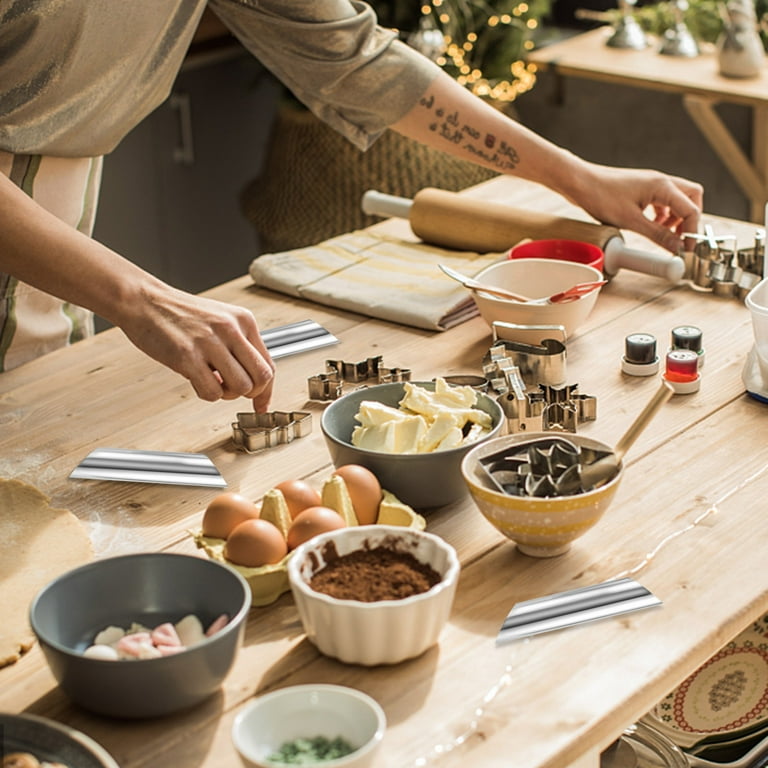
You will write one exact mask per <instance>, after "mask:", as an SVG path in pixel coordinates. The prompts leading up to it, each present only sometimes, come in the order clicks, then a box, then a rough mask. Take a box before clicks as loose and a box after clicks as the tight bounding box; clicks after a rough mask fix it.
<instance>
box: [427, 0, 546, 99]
mask: <svg viewBox="0 0 768 768" xmlns="http://www.w3.org/2000/svg"><path fill="white" fill-rule="evenodd" d="M462 10H463V12H464V14H465V16H466V15H468V14H471V12H472V8H471V7H470V5H469V4H468V3H462V2H460V1H459V2H457V1H456V0H430V2H429V3H424V4H423V5H422V6H421V13H422V17H423V20H425V21H426V22H427V23H428V24H429V25H431V26H432V27H433V28H436V29H438V30H439V31H440V32H441V33H442V36H443V45H442V52H441V53H440V54H439V55H438V56H437V58H436V62H437V64H438V65H439V66H441V67H443V68H444V69H447V70H449V71H450V72H451V74H453V76H454V77H455V79H456V80H457V81H458V82H459V83H461V84H462V85H464V86H465V87H467V88H468V89H469V90H471V91H472V92H473V93H474V94H476V95H478V96H481V97H483V98H485V99H489V100H491V101H495V102H501V103H509V102H512V101H514V100H515V99H516V98H517V97H518V96H519V95H520V94H522V93H525V92H526V91H529V90H531V88H533V86H534V84H535V82H536V66H535V65H533V64H528V63H526V62H525V61H524V60H523V59H521V58H516V59H515V60H514V61H510V62H509V65H508V69H509V74H508V75H505V76H502V77H498V76H491V75H488V74H487V73H486V72H484V69H483V65H482V62H481V61H479V60H480V59H481V58H482V55H479V54H478V48H479V43H480V41H481V37H482V35H483V32H484V30H483V29H482V28H478V26H477V17H476V15H473V16H472V24H466V23H463V22H466V19H462V18H460V16H461V14H462ZM530 10H531V8H530V5H529V3H527V2H519V3H517V4H516V5H515V6H514V7H513V8H511V9H510V11H509V12H507V13H496V12H493V11H491V12H489V13H488V14H487V15H486V16H485V19H484V21H483V19H482V18H481V19H480V24H481V25H483V24H484V26H485V28H486V30H489V31H499V30H498V29H496V28H498V27H501V26H506V27H514V28H515V29H516V31H517V33H518V34H519V35H520V36H521V37H522V38H523V39H522V49H523V50H530V49H531V48H533V42H532V40H531V39H530V37H529V35H530V33H532V32H533V31H534V30H535V29H536V28H537V27H538V24H539V22H538V19H537V18H535V17H533V16H530V15H528V14H529V12H530ZM464 27H467V30H466V31H463V28H464ZM469 27H472V28H471V29H470V28H469Z"/></svg>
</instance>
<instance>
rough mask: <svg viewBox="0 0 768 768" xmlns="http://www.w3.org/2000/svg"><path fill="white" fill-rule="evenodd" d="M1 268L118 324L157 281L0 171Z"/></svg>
mask: <svg viewBox="0 0 768 768" xmlns="http://www.w3.org/2000/svg"><path fill="white" fill-rule="evenodd" d="M0 271H2V272H6V273H8V274H11V275H13V276H14V277H16V278H18V279H19V280H21V281H22V282H25V283H27V284H29V285H32V286H34V287H35V288H39V289H40V290H42V291H45V292H46V293H50V294H51V295H53V296H57V297H58V298H60V299H63V300H65V301H69V302H72V303H74V304H77V305H79V306H82V307H86V308H87V309H90V310H92V311H93V312H95V313H96V314H98V315H100V316H101V317H104V318H105V319H107V320H109V321H110V322H113V323H115V324H116V325H120V324H121V322H122V320H123V319H124V318H123V313H124V308H125V307H126V306H129V305H130V304H131V303H132V302H135V300H136V298H137V296H136V295H132V294H136V293H137V292H139V291H140V290H141V286H146V288H147V289H149V288H150V287H152V286H158V285H159V284H160V281H158V280H156V279H155V278H153V277H152V276H151V275H149V274H147V273H146V272H144V271H143V270H141V269H139V268H138V267H137V266H135V265H134V264H132V263H131V262H129V261H127V260H126V259H123V258H122V257H120V256H119V255H118V254H116V253H114V252H113V251H111V250H110V249H109V248H107V247H106V246H104V245H102V244H100V243H98V242H96V241H95V240H92V239H91V238H89V237H87V236H86V235H83V234H82V233H80V232H78V231H77V230H75V229H73V228H72V227H70V226H69V225H67V224H65V223H64V222H62V221H61V220H59V219H58V218H57V217H55V216H53V215H52V214H50V213H49V212H48V211H46V210H45V209H44V208H42V207H41V206H40V205H39V204H38V203H36V202H35V201H34V200H32V199H31V198H30V197H29V196H28V195H27V194H25V193H24V192H23V191H22V190H20V189H19V188H18V187H16V186H15V185H14V184H13V183H12V182H11V181H10V180H9V179H7V178H6V177H5V176H3V175H2V174H0Z"/></svg>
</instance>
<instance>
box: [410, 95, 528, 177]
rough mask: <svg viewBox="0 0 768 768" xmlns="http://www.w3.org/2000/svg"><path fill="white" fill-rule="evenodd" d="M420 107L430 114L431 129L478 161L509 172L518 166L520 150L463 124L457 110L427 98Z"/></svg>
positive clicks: (489, 134) (490, 134)
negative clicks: (447, 109) (518, 151)
mask: <svg viewBox="0 0 768 768" xmlns="http://www.w3.org/2000/svg"><path fill="white" fill-rule="evenodd" d="M419 105H420V106H422V107H424V108H425V109H426V110H427V111H428V112H429V114H430V117H431V122H430V123H429V130H430V131H432V132H433V133H435V134H437V135H438V136H439V137H440V138H441V139H443V140H445V141H447V142H449V143H450V144H455V145H457V146H461V147H462V148H463V149H464V150H465V151H466V152H468V153H469V154H471V155H474V157H475V159H476V160H478V161H480V162H485V163H487V164H489V165H491V166H493V167H494V168H496V169H498V170H499V171H509V170H512V169H514V168H516V167H517V164H518V163H519V162H520V157H519V156H518V154H517V150H516V149H515V148H514V147H512V146H510V145H509V144H508V143H507V142H506V141H504V140H501V141H499V139H498V138H497V137H496V136H494V135H493V134H492V133H488V134H485V135H483V134H482V132H481V131H478V130H477V129H476V128H473V127H472V126H471V125H469V124H468V123H465V122H463V121H462V119H461V116H460V115H459V112H458V111H457V110H454V111H446V110H445V109H444V108H443V107H441V106H439V105H437V104H435V99H434V96H432V95H431V94H430V95H429V96H423V97H422V98H421V100H420V102H419Z"/></svg>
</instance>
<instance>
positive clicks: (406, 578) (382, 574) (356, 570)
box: [309, 547, 440, 603]
mask: <svg viewBox="0 0 768 768" xmlns="http://www.w3.org/2000/svg"><path fill="white" fill-rule="evenodd" d="M439 581H440V574H439V573H437V571H435V569H434V568H432V566H430V565H427V564H425V563H422V562H420V561H419V560H417V559H416V558H415V557H414V556H413V555H411V554H410V553H408V552H396V551H394V550H392V549H389V548H387V547H374V548H372V549H359V550H355V551H354V552H350V553H349V554H346V555H340V556H338V557H336V558H334V559H332V560H331V561H330V562H328V563H327V564H326V565H325V566H323V568H321V569H320V570H319V571H317V573H315V574H314V575H313V576H312V578H311V580H310V582H309V586H310V587H312V589H314V590H315V591H316V592H323V593H325V594H326V595H330V596H331V597H335V598H338V599H339V600H359V601H360V602H364V603H373V602H376V601H377V600H401V599H402V598H404V597H410V596H411V595H418V594H421V593H422V592H426V591H428V590H429V589H431V588H432V587H433V586H435V584H437V583H438V582H439Z"/></svg>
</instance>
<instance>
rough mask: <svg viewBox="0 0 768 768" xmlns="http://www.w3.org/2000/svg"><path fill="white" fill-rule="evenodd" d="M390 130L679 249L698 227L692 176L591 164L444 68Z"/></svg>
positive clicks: (698, 202)
mask: <svg viewBox="0 0 768 768" xmlns="http://www.w3.org/2000/svg"><path fill="white" fill-rule="evenodd" d="M392 128H393V129H394V130H396V131H398V132H399V133H402V134H403V135H405V136H408V137H409V138H412V139H415V140H416V141H420V142H422V143H424V144H427V145H429V146H431V147H434V148H435V149H439V150H442V151H444V152H447V153H448V154H451V155H454V156H456V157H460V158H463V159H465V160H470V161H472V162H474V163H477V164H479V165H482V166H484V167H486V168H490V169H492V170H495V171H497V172H499V173H504V174H510V175H514V176H520V177H521V178H524V179H527V180H529V181H535V182H538V183H540V184H544V185H545V186H547V187H549V188H550V189H553V190H554V191H555V192H559V193H560V194H561V195H563V196H564V197H565V198H567V199H568V200H570V201H571V202H573V203H575V204H576V205H578V206H580V207H581V208H583V209H584V210H585V211H586V212H587V213H589V214H590V215H591V216H593V217H594V218H595V219H597V220H598V221H600V222H603V223H605V224H611V225H613V226H616V227H621V228H625V229H631V230H634V231H636V232H639V233H641V234H643V235H645V236H646V237H648V238H650V239H651V240H654V241H655V242H657V243H659V245H662V246H663V247H664V248H666V249H667V250H669V251H671V252H673V253H676V252H677V251H679V250H680V248H681V247H684V243H683V234H684V233H688V232H696V231H697V229H698V226H699V220H700V214H701V211H702V205H703V195H704V191H703V188H702V187H701V185H700V184H698V183H697V182H695V181H691V180H689V179H684V178H681V177H678V176H672V175H669V174H665V173H661V172H659V171H654V170H647V169H638V168H614V167H611V166H606V165H600V164H598V163H593V162H588V161H586V160H584V159H583V158H580V157H577V156H576V155H574V154H572V153H571V152H568V151H567V150H565V149H563V148H562V147H558V146H557V145H555V144H552V143H551V142H549V141H547V140H545V139H544V138H542V137H541V136H539V135H537V134H536V133H534V132H533V131H530V130H529V129H527V128H526V127H525V126H523V125H521V124H520V123H518V122H517V121H515V120H512V119H511V118H509V117H508V116H507V115H505V114H504V113H502V112H499V111H497V110H496V109H494V108H493V107H492V106H490V105H489V104H487V103H486V102H484V101H483V100H482V99H479V98H478V97H476V96H474V95H472V94H471V93H470V92H469V91H468V90H466V89H465V88H464V87H463V86H461V85H459V84H458V83H457V82H456V81H455V80H454V79H453V78H451V77H450V76H449V75H447V74H446V73H444V72H441V73H440V74H439V75H438V76H437V77H436V78H435V80H434V81H433V82H432V84H431V85H430V87H429V88H428V89H427V91H426V92H425V93H424V94H423V96H422V97H421V99H420V100H419V101H418V102H417V104H416V105H415V106H414V107H412V108H411V110H410V111H409V112H408V113H407V114H406V115H405V116H404V117H403V118H402V119H400V120H399V121H398V122H396V123H394V124H393V125H392Z"/></svg>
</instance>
